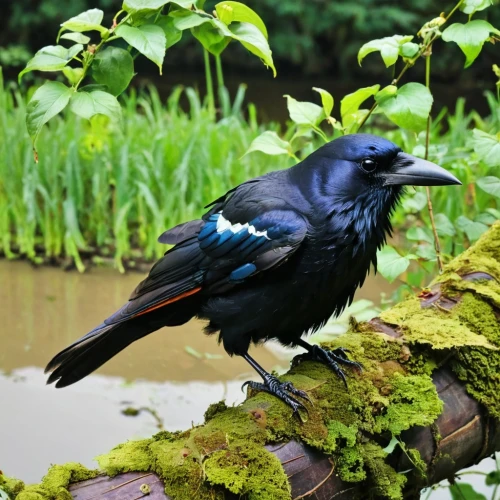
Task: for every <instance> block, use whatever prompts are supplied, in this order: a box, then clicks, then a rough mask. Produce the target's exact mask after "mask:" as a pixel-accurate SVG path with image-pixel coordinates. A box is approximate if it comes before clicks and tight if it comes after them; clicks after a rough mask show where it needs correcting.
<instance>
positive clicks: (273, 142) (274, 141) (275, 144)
mask: <svg viewBox="0 0 500 500" xmlns="http://www.w3.org/2000/svg"><path fill="white" fill-rule="evenodd" d="M252 151H261V152H262V153H265V154H267V155H287V154H289V151H290V143H288V142H287V141H284V140H283V139H280V137H279V136H278V134H277V133H276V132H271V131H270V130H266V131H265V132H263V133H262V134H260V135H259V136H258V137H256V138H255V139H254V140H253V141H252V144H250V147H249V148H248V150H247V151H246V153H245V155H247V154H248V153H251V152H252Z"/></svg>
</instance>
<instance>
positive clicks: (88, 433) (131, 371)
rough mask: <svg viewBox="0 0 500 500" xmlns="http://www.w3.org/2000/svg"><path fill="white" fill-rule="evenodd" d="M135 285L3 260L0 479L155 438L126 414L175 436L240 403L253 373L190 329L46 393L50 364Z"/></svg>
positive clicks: (161, 336)
mask: <svg viewBox="0 0 500 500" xmlns="http://www.w3.org/2000/svg"><path fill="white" fill-rule="evenodd" d="M140 279H142V276H141V275H139V274H135V273H133V274H128V275H124V276H122V275H120V274H119V273H117V272H116V271H113V270H111V269H93V270H92V271H91V272H89V273H86V274H83V275H81V274H78V273H76V272H64V271H62V270H60V269H54V268H48V267H43V268H40V269H33V268H32V267H31V266H30V265H29V264H28V263H26V262H7V261H1V260H0V280H1V283H2V286H1V287H0V318H1V327H0V373H2V372H3V375H0V395H1V403H0V408H1V410H0V411H1V416H0V470H3V471H4V472H5V473H7V474H9V475H12V476H16V477H20V478H22V479H23V480H25V481H27V482H34V481H38V480H40V478H41V477H42V476H43V474H44V473H45V472H46V471H47V468H48V467H49V465H50V464H52V463H64V462H66V461H81V462H82V463H84V464H85V465H87V466H95V463H93V462H92V458H93V457H94V456H96V455H97V454H99V453H103V452H106V451H108V450H109V449H111V448H112V447H113V446H114V445H116V444H118V443H120V442H123V441H125V440H127V439H132V438H137V437H146V436H150V435H151V434H152V433H154V432H157V431H158V428H157V422H156V420H155V419H154V418H153V417H152V416H151V414H149V413H148V412H141V414H140V415H139V416H138V417H127V416H124V415H122V414H121V410H122V409H124V408H126V407H130V406H132V407H136V408H138V407H141V406H147V407H151V408H153V409H154V410H155V411H157V412H158V414H159V415H160V418H161V419H162V420H163V424H164V426H165V428H167V429H169V430H177V429H182V428H186V427H188V426H190V425H191V424H192V422H194V423H195V424H199V423H201V422H202V421H203V413H204V411H205V410H206V408H207V406H208V405H209V404H210V403H212V402H216V401H219V400H221V399H224V398H227V399H228V401H229V402H231V403H233V402H237V401H240V400H242V399H243V393H242V392H241V391H240V387H241V384H242V382H243V381H244V380H246V379H247V378H254V374H253V373H252V371H251V369H250V367H249V366H248V365H247V363H246V362H245V361H244V360H242V359H241V358H237V357H236V358H232V359H231V358H229V357H228V356H227V355H226V354H225V352H224V350H223V349H222V347H219V346H218V345H217V342H216V339H215V338H214V337H207V336H205V335H203V333H202V332H201V328H202V326H203V325H202V324H201V323H200V322H195V321H193V322H191V323H189V324H187V325H184V326H182V327H178V328H169V329H162V330H160V331H158V332H155V333H153V334H151V335H149V336H147V337H146V338H144V339H142V340H141V341H140V342H136V343H134V344H132V345H131V346H129V347H128V348H127V349H126V350H125V351H123V352H122V353H120V354H119V355H118V356H116V357H114V358H113V359H112V360H111V361H110V362H108V363H106V365H104V366H103V367H102V368H101V369H99V370H98V371H97V372H96V375H92V376H90V377H88V378H86V379H85V380H83V381H82V382H80V383H78V384H76V385H74V386H71V387H69V388H67V389H64V390H56V389H54V388H53V386H46V385H45V379H46V377H45V376H44V375H43V367H44V366H45V365H46V363H47V361H49V359H50V358H51V357H52V356H53V355H54V354H55V353H57V352H58V351H59V350H60V349H62V348H63V347H65V346H66V345H68V344H69V343H70V342H72V341H74V340H75V339H76V338H78V337H80V336H81V335H83V334H85V333H86V332H87V331H89V330H90V329H91V328H93V327H94V326H95V325H97V324H98V323H100V322H101V321H102V320H103V319H104V318H105V317H107V316H109V315H110V314H111V313H112V312H113V311H114V310H116V309H117V308H118V307H119V306H121V305H122V304H123V303H124V301H125V300H126V299H127V297H128V295H129V293H130V291H131V290H132V289H133V288H134V287H135V285H136V284H137V282H138V281H139V280H140ZM188 351H189V352H188ZM205 353H207V354H208V355H209V356H208V357H213V358H214V359H205V358H206V356H205ZM217 355H219V356H220V358H217ZM254 355H255V357H256V358H257V359H258V360H259V361H260V362H261V363H262V364H263V365H264V366H266V367H268V368H269V369H271V368H273V367H275V366H276V365H278V364H280V363H281V365H282V366H286V362H283V361H280V360H278V358H277V357H276V356H275V355H273V354H272V353H271V352H270V351H269V350H268V349H265V348H263V347H259V348H256V349H255V350H254ZM197 356H202V357H203V359H198V357H197ZM166 381H168V382H166Z"/></svg>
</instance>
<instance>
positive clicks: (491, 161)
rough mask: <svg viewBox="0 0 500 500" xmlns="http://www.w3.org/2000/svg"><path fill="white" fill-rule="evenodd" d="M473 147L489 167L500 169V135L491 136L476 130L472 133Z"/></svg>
mask: <svg viewBox="0 0 500 500" xmlns="http://www.w3.org/2000/svg"><path fill="white" fill-rule="evenodd" d="M472 147H473V148H474V151H475V152H476V153H477V155H478V156H479V158H480V159H481V160H483V161H484V163H486V165H488V167H500V133H498V134H497V135H491V134H487V133H486V132H483V131H482V130H479V129H477V128H475V129H474V130H473V131H472Z"/></svg>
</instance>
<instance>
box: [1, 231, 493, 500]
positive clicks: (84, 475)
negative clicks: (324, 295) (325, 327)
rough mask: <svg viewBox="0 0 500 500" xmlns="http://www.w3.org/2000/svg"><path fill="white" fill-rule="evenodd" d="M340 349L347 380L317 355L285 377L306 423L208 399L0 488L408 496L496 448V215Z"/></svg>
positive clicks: (273, 408) (54, 493) (215, 495)
mask: <svg viewBox="0 0 500 500" xmlns="http://www.w3.org/2000/svg"><path fill="white" fill-rule="evenodd" d="M340 346H342V347H345V348H348V349H349V350H350V355H351V356H352V358H354V359H356V360H357V361H360V362H361V363H362V364H363V366H364V371H363V373H361V374H357V373H354V372H352V373H349V376H348V384H349V388H348V389H347V390H346V388H345V387H344V385H343V384H342V382H341V381H340V380H339V379H338V378H337V377H336V376H335V375H334V374H333V373H332V372H331V371H330V370H329V369H328V368H326V367H325V366H323V365H321V364H318V363H314V362H307V361H305V362H303V363H300V364H299V365H298V366H296V367H294V368H293V369H291V370H290V371H289V372H288V373H286V374H285V375H283V376H282V377H281V379H282V380H288V381H291V382H293V383H294V385H295V386H296V387H298V388H300V389H302V390H305V391H307V392H308V394H309V396H310V398H311V400H312V402H313V404H310V405H309V404H308V415H304V418H303V421H300V420H299V419H298V418H296V417H294V416H293V415H292V412H291V410H290V408H288V407H287V406H286V405H284V404H283V403H282V402H281V401H279V400H278V399H276V398H274V397H273V396H270V395H269V394H265V393H251V394H249V397H248V398H247V399H246V401H245V402H244V403H242V404H241V405H239V406H237V407H227V406H226V405H225V404H224V403H223V402H220V403H217V404H214V405H211V406H210V407H209V408H208V410H207V412H206V414H205V424H204V425H201V426H198V427H194V428H192V429H188V430H186V431H180V432H176V433H171V432H165V431H162V432H160V433H159V434H157V435H155V436H153V437H152V438H150V439H145V440H141V441H130V442H127V443H124V444H121V445H119V446H117V447H116V448H114V449H113V450H111V451H110V452H109V453H107V454H105V455H102V456H100V457H98V463H99V465H100V467H101V469H100V470H98V471H90V470H87V469H85V468H84V467H82V466H81V465H78V464H66V465H62V466H53V467H52V468H51V469H50V470H49V472H48V474H47V476H46V477H45V478H44V480H43V481H42V483H41V484H39V485H35V486H24V485H23V484H22V482H20V481H16V480H11V479H5V478H4V479H3V483H4V484H3V488H4V490H6V491H8V492H9V493H10V494H11V497H12V498H17V500H42V499H43V500H46V499H71V498H75V499H78V500H90V499H96V498H103V499H108V500H111V499H120V500H129V499H130V500H131V499H140V498H150V499H168V498H170V499H173V500H186V499H188V500H192V499H200V500H204V499H221V500H222V499H232V498H242V497H243V498H247V499H249V500H257V499H258V500H271V499H272V500H289V499H292V498H293V499H294V500H298V499H300V498H313V499H316V500H320V499H321V500H326V499H333V498H335V499H357V498H360V499H362V498H375V497H381V498H390V499H399V498H403V497H407V498H412V497H414V498H418V492H419V491H420V489H421V488H423V487H425V486H427V485H431V484H434V483H436V482H437V481H440V480H442V479H444V478H450V477H452V476H453V475H454V474H455V473H456V472H457V471H458V470H460V469H461V468H463V467H466V466H470V465H473V464H475V463H477V462H479V461H480V460H481V459H482V458H484V457H487V456H489V455H491V454H492V453H493V452H494V451H496V450H500V349H499V348H500V223H497V224H495V225H494V226H493V227H492V228H491V229H490V230H489V231H488V232H487V233H486V234H485V235H484V236H483V237H482V238H481V239H480V240H479V241H478V242H477V243H476V244H475V245H474V246H473V247H471V248H470V249H469V250H467V251H466V252H464V253H463V254H462V255H461V256H459V257H458V258H456V259H454V260H453V261H452V262H450V263H449V264H448V265H447V266H446V268H445V271H444V273H443V274H442V275H440V276H439V277H438V278H436V279H435V280H434V282H433V283H432V284H431V285H430V286H429V288H427V289H424V290H422V291H421V292H420V293H419V294H418V295H415V296H411V297H409V298H407V299H406V300H405V301H403V302H402V303H400V304H398V305H396V306H394V307H393V308H391V309H389V310H387V311H385V312H384V313H382V314H381V315H380V316H379V317H378V318H376V319H374V320H372V321H369V322H367V323H356V322H355V321H352V322H351V326H350V329H349V332H348V333H346V334H345V335H343V336H341V337H339V338H338V339H336V340H335V341H333V342H331V343H330V344H328V345H327V347H330V348H336V347H340ZM391 444H392V445H394V444H395V446H391ZM1 484H2V477H1V476H0V487H2V486H1Z"/></svg>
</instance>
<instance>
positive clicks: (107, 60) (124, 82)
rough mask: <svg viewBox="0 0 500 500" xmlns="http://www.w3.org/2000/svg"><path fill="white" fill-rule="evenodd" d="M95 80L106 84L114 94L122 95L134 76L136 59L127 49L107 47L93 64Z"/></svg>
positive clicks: (100, 52) (98, 54)
mask: <svg viewBox="0 0 500 500" xmlns="http://www.w3.org/2000/svg"><path fill="white" fill-rule="evenodd" d="M92 76H93V78H94V80H95V81H96V82H97V83H99V84H101V85H106V87H107V88H108V90H109V92H111V93H112V94H113V95H115V96H118V95H120V94H121V93H122V92H123V91H124V90H125V89H126V88H127V87H128V85H129V83H130V80H132V78H133V76H134V59H133V58H132V56H131V55H130V53H129V52H128V51H127V50H125V49H120V48H118V47H106V48H105V49H104V50H101V51H99V52H98V53H97V54H96V56H95V58H94V62H93V64H92Z"/></svg>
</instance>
